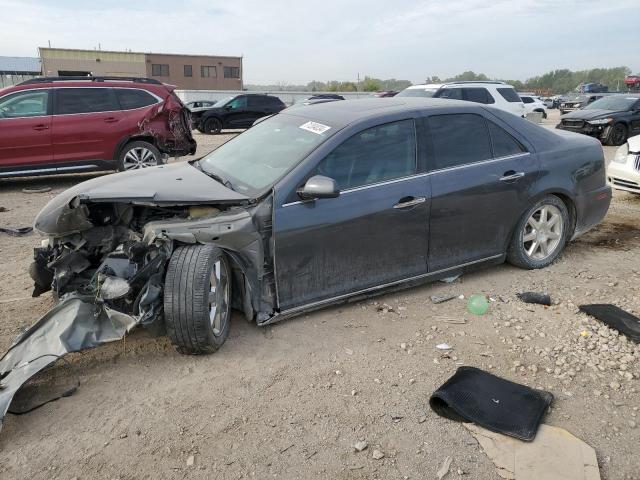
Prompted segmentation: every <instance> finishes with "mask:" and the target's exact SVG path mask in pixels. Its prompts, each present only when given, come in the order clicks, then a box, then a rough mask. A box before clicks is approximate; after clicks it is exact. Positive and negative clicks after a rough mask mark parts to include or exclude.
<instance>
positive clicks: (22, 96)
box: [0, 77, 196, 177]
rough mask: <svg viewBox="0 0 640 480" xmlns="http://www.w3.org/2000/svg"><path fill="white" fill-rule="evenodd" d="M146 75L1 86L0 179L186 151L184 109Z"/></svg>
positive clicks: (126, 165)
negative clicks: (140, 76) (145, 76)
mask: <svg viewBox="0 0 640 480" xmlns="http://www.w3.org/2000/svg"><path fill="white" fill-rule="evenodd" d="M173 90H174V87H172V86H169V85H165V84H162V83H160V82H159V81H157V80H153V79H147V78H129V79H126V78H113V77H44V78H36V79H33V80H28V81H26V82H23V83H20V84H18V85H16V86H13V87H8V88H5V89H2V90H0V177H8V176H9V177H16V176H24V175H40V174H52V173H69V172H80V171H93V170H113V169H118V170H129V169H137V168H144V167H149V166H153V165H158V164H161V163H164V162H165V159H166V156H167V155H171V156H182V155H190V154H193V153H195V151H196V142H195V141H194V139H193V137H192V136H191V130H190V128H189V110H188V109H187V108H185V106H184V105H183V104H182V102H180V99H179V98H178V97H177V96H176V94H175V93H174V91H173Z"/></svg>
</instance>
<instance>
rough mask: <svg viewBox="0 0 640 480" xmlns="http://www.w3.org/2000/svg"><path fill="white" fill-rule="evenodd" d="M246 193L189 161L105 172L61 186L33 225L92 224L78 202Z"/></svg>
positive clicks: (213, 198) (175, 200) (54, 231)
mask: <svg viewBox="0 0 640 480" xmlns="http://www.w3.org/2000/svg"><path fill="white" fill-rule="evenodd" d="M247 200H249V197H247V196H246V195H243V194H241V193H238V192H235V191H233V190H231V189H229V188H227V187H225V186H224V185H222V184H221V183H219V182H218V181H216V180H214V179H213V178H211V177H209V176H208V175H206V174H205V173H203V172H202V171H200V170H199V169H198V168H197V167H195V166H193V165H192V164H191V163H189V162H179V163H173V164H170V165H161V166H157V167H151V168H145V169H141V170H132V171H129V172H122V173H116V174H112V175H105V176H102V177H98V178H93V179H91V180H88V181H86V182H82V183H79V184H78V185H76V186H74V187H72V188H70V189H68V190H65V191H64V192H62V193H61V194H59V195H58V196H57V197H55V198H53V199H52V200H51V201H50V202H49V203H48V204H47V205H45V207H44V208H43V209H42V210H41V211H40V213H39V214H38V215H37V217H36V219H35V222H34V227H35V228H36V230H38V231H40V232H41V233H45V234H48V235H54V236H57V235H66V234H69V233H71V232H73V231H82V230H86V229H88V228H91V227H92V224H91V223H90V222H88V220H86V219H83V218H82V215H76V214H74V213H73V211H75V210H81V206H82V204H85V203H97V202H109V203H132V204H139V205H157V206H173V205H198V204H239V203H242V202H244V201H247Z"/></svg>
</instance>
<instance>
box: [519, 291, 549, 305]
mask: <svg viewBox="0 0 640 480" xmlns="http://www.w3.org/2000/svg"><path fill="white" fill-rule="evenodd" d="M516 296H517V297H518V298H519V299H520V300H522V301H523V302H525V303H534V304H537V305H546V306H547V307H550V306H551V296H549V294H547V293H541V292H522V293H517V294H516Z"/></svg>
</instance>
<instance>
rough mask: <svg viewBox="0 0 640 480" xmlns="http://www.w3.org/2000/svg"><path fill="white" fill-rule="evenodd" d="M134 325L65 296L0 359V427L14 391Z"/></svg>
mask: <svg viewBox="0 0 640 480" xmlns="http://www.w3.org/2000/svg"><path fill="white" fill-rule="evenodd" d="M137 324H138V320H137V319H136V318H134V317H132V316H130V315H125V314H123V313H120V312H117V311H115V310H112V309H110V308H109V307H107V306H106V305H104V304H100V303H97V302H96V299H95V297H92V296H81V295H77V294H69V295H67V296H65V297H63V298H62V299H61V300H60V302H59V303H58V304H57V305H56V306H55V307H54V308H53V309H51V310H50V311H49V312H47V313H46V314H45V315H44V316H42V317H41V318H40V319H39V320H38V321H37V322H36V323H35V324H34V325H33V326H31V327H30V328H29V329H28V330H27V331H26V332H24V333H23V334H22V335H21V336H20V337H18V339H17V340H16V341H15V343H14V344H13V345H12V346H11V347H10V348H9V350H8V351H7V353H5V354H4V356H3V357H2V359H0V428H1V427H2V421H3V419H4V416H5V415H6V413H7V410H8V409H9V405H10V404H11V401H12V399H13V397H14V395H15V394H16V392H17V391H18V390H19V389H20V387H22V385H23V384H24V383H25V382H27V381H28V380H29V379H30V378H31V377H33V376H34V375H36V374H37V373H38V372H40V371H41V370H43V369H44V368H46V367H47V366H49V365H50V364H52V363H54V362H56V361H57V360H58V359H59V358H61V357H62V356H63V355H65V354H67V353H71V352H79V351H80V350H86V349H88V348H94V347H98V346H100V345H103V344H105V343H107V342H113V341H115V340H120V339H121V338H123V337H124V336H125V334H126V333H127V332H129V331H131V329H132V328H134V327H135V326H136V325H137Z"/></svg>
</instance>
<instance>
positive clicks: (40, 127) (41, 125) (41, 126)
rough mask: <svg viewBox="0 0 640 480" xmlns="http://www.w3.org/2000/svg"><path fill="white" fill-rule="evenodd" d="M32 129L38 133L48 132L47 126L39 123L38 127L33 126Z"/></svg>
mask: <svg viewBox="0 0 640 480" xmlns="http://www.w3.org/2000/svg"><path fill="white" fill-rule="evenodd" d="M33 129H34V130H38V131H40V130H49V125H45V124H44V123H41V124H39V125H34V126H33Z"/></svg>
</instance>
